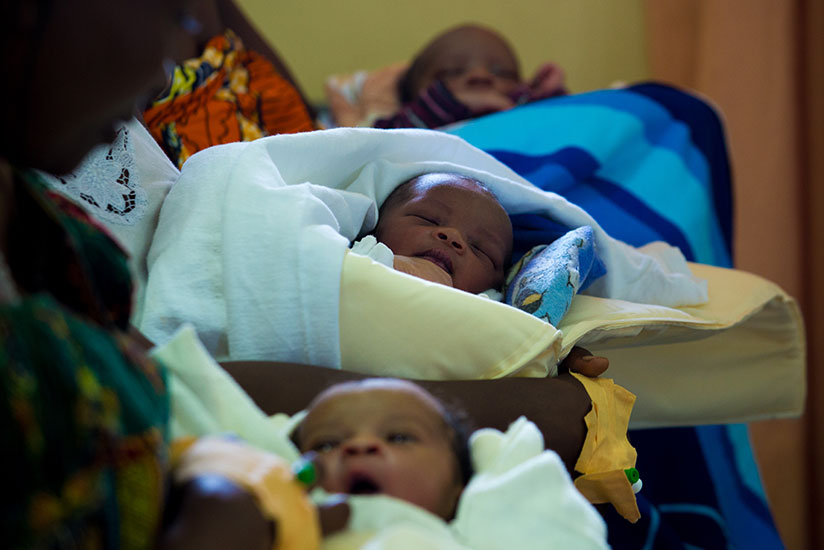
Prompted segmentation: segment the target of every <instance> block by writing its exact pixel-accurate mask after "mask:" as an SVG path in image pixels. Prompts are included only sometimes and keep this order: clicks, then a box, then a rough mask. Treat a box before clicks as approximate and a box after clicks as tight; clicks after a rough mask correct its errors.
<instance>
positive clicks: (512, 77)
mask: <svg viewBox="0 0 824 550" xmlns="http://www.w3.org/2000/svg"><path fill="white" fill-rule="evenodd" d="M436 80H440V81H441V82H443V83H444V85H446V87H447V88H448V89H449V90H450V91H451V92H452V93H453V94H454V95H455V96H456V97H458V98H459V99H460V98H462V97H463V99H464V100H465V101H466V100H467V97H466V94H471V93H473V92H483V91H487V92H494V93H495V94H498V95H500V97H501V98H509V99H512V98H514V97H515V96H517V95H518V94H519V92H520V91H523V89H524V87H525V83H524V82H523V81H522V80H521V72H520V67H519V63H518V58H517V57H516V55H515V52H514V50H513V49H512V47H511V46H510V44H509V42H508V41H507V40H506V39H505V38H504V37H503V36H501V35H500V34H499V33H497V32H495V31H494V30H492V29H490V28H487V27H482V26H480V25H474V24H465V25H459V26H457V27H453V28H450V29H448V30H446V31H444V32H443V33H441V34H439V35H438V36H436V37H435V38H433V39H432V40H431V41H430V42H429V43H428V44H426V45H425V46H424V47H423V49H422V50H421V51H420V52H419V53H418V54H417V55H416V56H415V58H414V59H413V60H412V63H411V64H410V66H409V69H408V70H407V72H406V74H405V75H404V76H403V77H402V79H401V80H400V82H399V84H398V94H399V97H400V100H401V102H402V103H406V102H408V101H412V100H413V99H414V98H415V97H417V96H418V95H420V94H421V93H422V92H423V91H425V90H426V89H427V88H428V87H429V86H431V85H432V84H433V83H434V82H435V81H436ZM466 102H469V101H466ZM490 107H491V109H490V110H496V109H494V108H493V107H494V104H491V105H490ZM501 107H503V105H501Z"/></svg>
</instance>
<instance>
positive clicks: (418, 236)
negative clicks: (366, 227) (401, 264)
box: [375, 174, 512, 294]
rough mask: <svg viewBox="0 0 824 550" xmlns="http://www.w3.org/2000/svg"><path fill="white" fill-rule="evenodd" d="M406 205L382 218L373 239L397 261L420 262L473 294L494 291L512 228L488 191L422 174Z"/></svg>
mask: <svg viewBox="0 0 824 550" xmlns="http://www.w3.org/2000/svg"><path fill="white" fill-rule="evenodd" d="M409 185H411V186H412V187H411V189H410V190H409V192H408V196H407V197H406V198H405V200H401V201H399V202H398V203H397V204H393V205H391V206H389V207H388V208H385V209H384V211H383V212H381V217H380V219H379V220H378V226H377V228H376V229H375V237H376V238H377V239H378V241H380V242H382V243H384V244H385V245H386V246H388V247H389V248H390V249H391V250H392V252H393V253H395V254H396V255H401V256H409V257H417V258H423V259H425V260H428V261H430V262H432V263H434V264H435V265H436V266H438V267H440V268H441V269H443V270H444V271H446V272H447V273H448V274H449V275H450V277H452V286H454V287H455V288H458V289H460V290H464V291H466V292H472V293H475V294H477V293H478V292H483V291H484V290H488V289H490V288H499V287H500V286H501V285H502V284H503V280H504V268H505V264H506V262H507V260H508V258H509V255H510V253H511V251H512V224H511V223H510V221H509V216H507V214H506V211H504V209H503V207H502V206H501V205H500V204H499V203H498V201H497V200H496V199H495V197H493V196H492V195H491V194H490V193H489V192H488V191H487V190H485V189H484V188H482V187H480V186H479V185H478V184H477V183H475V182H474V181H473V180H471V179H466V178H463V177H461V176H457V175H454V174H425V175H423V176H419V177H418V178H416V179H415V180H413V182H412V183H411V184H409Z"/></svg>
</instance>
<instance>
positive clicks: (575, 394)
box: [223, 361, 591, 472]
mask: <svg viewBox="0 0 824 550" xmlns="http://www.w3.org/2000/svg"><path fill="white" fill-rule="evenodd" d="M223 367H224V369H226V371H227V372H228V373H229V374H230V375H231V376H232V377H233V378H234V379H235V380H236V381H237V382H238V383H239V384H240V385H241V387H243V389H244V390H246V392H247V393H248V394H249V396H250V397H251V398H252V399H253V400H254V401H255V403H257V405H258V406H259V407H260V408H261V409H263V411H264V412H266V413H267V414H273V413H276V412H284V413H288V414H294V413H296V412H298V411H300V410H302V409H304V408H305V407H306V406H307V405H308V404H309V402H310V401H311V400H312V399H313V398H314V397H315V396H316V395H317V394H318V393H319V392H320V391H321V390H323V389H325V388H327V387H328V386H330V385H332V384H336V383H338V382H344V381H347V380H355V379H361V378H366V376H365V375H362V374H358V373H354V372H349V371H341V370H336V369H328V368H324V367H314V366H308V365H295V364H286V363H271V362H254V361H250V362H227V363H224V364H223ZM416 382H417V383H419V384H421V385H422V386H424V387H425V388H426V389H427V390H429V391H430V392H432V393H433V394H435V395H436V396H438V397H439V398H441V399H443V400H444V401H446V402H448V403H454V404H455V405H457V406H459V407H460V408H462V409H463V410H465V411H466V412H467V414H468V415H469V418H470V419H471V420H472V422H473V423H474V424H475V425H476V426H477V427H487V426H488V427H492V428H497V429H499V430H505V429H506V428H507V427H508V426H509V424H510V423H511V422H513V421H514V420H516V419H517V418H518V417H519V416H521V415H524V416H526V417H527V418H529V419H530V420H531V421H533V422H534V423H535V424H536V425H537V426H538V428H539V429H540V430H541V433H543V435H544V440H545V442H546V446H547V448H549V449H552V450H553V451H555V452H557V453H558V454H559V455H560V456H561V459H562V460H563V461H564V464H566V466H567V469H568V470H569V471H570V472H572V469H573V467H574V465H575V461H576V460H577V459H578V455H579V454H580V451H581V447H582V446H583V443H584V438H585V437H586V433H587V429H586V424H585V423H584V416H585V415H586V414H587V413H588V412H589V410H590V408H591V401H590V399H589V396H588V395H587V393H586V391H585V390H584V387H583V386H582V385H581V383H580V382H578V381H577V380H576V379H575V378H573V377H572V376H571V375H569V374H562V375H560V376H557V377H555V378H502V379H498V380H455V381H430V380H417V381H416Z"/></svg>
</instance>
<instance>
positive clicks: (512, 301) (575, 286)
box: [504, 225, 606, 326]
mask: <svg viewBox="0 0 824 550" xmlns="http://www.w3.org/2000/svg"><path fill="white" fill-rule="evenodd" d="M605 272H606V271H605V270H604V266H603V263H602V262H601V261H600V260H599V259H598V256H597V255H596V253H595V239H594V238H593V235H592V228H591V227H590V226H588V225H585V226H583V227H578V228H577V229H573V230H572V231H569V232H568V233H567V234H566V235H564V236H563V237H561V238H559V239H557V240H555V241H554V242H553V243H552V244H550V245H538V246H536V247H534V248H532V249H531V250H530V251H529V252H527V253H526V254H525V255H524V257H523V258H521V259H520V260H519V261H518V263H516V264H515V265H514V266H513V267H512V269H510V271H509V274H508V276H507V284H506V291H505V299H504V301H505V302H506V303H507V304H509V305H511V306H513V307H516V308H518V309H521V310H523V311H526V312H527V313H531V314H532V315H534V316H535V317H537V318H539V319H543V320H544V321H546V322H547V323H550V324H551V325H554V326H558V323H559V322H560V321H561V318H562V317H563V316H564V314H565V313H566V311H567V309H569V305H570V304H571V303H572V297H573V296H575V294H577V293H578V291H579V290H583V289H584V288H586V287H587V285H589V283H590V282H592V281H593V280H595V279H597V278H598V277H600V276H601V275H603V274H604V273H605Z"/></svg>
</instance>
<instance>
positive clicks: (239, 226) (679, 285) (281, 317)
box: [136, 128, 707, 367]
mask: <svg viewBox="0 0 824 550" xmlns="http://www.w3.org/2000/svg"><path fill="white" fill-rule="evenodd" d="M432 171H448V172H458V173H462V174H465V175H468V176H470V177H473V178H476V179H478V180H480V181H482V182H484V183H485V184H487V185H488V186H489V187H490V188H491V189H492V190H493V191H494V192H495V194H496V195H497V196H498V198H499V200H500V201H501V203H502V204H503V206H504V207H505V208H506V209H507V211H508V212H510V213H511V214H518V213H525V212H540V213H542V214H544V215H547V216H549V217H551V218H553V219H555V220H556V221H558V222H560V223H563V224H566V225H568V226H569V227H578V226H581V225H590V226H592V227H593V229H594V233H595V238H596V245H597V247H598V249H599V254H600V255H601V257H602V258H603V260H604V263H605V264H606V267H607V275H606V276H604V277H603V278H601V279H599V280H598V281H596V282H595V283H594V284H593V285H592V286H591V287H590V288H589V290H588V293H591V294H593V295H595V296H601V297H608V298H619V299H623V300H628V301H633V302H639V303H650V304H659V305H665V306H680V305H687V304H700V303H703V302H705V301H706V299H707V287H706V284H705V282H703V281H700V280H697V279H696V278H694V277H693V276H692V275H691V274H690V272H689V269H688V268H687V265H686V262H685V261H684V259H683V257H682V256H681V255H680V253H679V252H678V251H677V250H676V249H674V248H671V247H667V248H665V249H664V252H663V253H661V254H658V255H652V254H645V253H641V252H640V251H638V250H637V249H634V248H632V247H630V246H628V245H626V244H624V243H621V242H618V241H616V240H614V239H612V238H610V237H609V236H608V235H606V234H605V233H604V231H603V230H602V229H601V228H600V227H599V226H598V224H597V223H596V222H595V220H594V219H592V218H591V217H590V216H589V215H588V214H586V213H585V212H584V211H583V210H581V209H580V208H578V207H577V206H575V205H573V204H571V203H569V202H567V201H566V200H565V199H563V198H562V197H560V196H558V195H555V194H553V193H548V192H544V191H541V190H539V189H537V188H535V187H534V186H532V185H531V184H529V183H528V182H527V181H525V180H524V179H523V178H521V177H520V176H518V175H517V174H515V173H514V172H512V171H511V170H510V169H509V168H507V167H506V166H504V165H503V164H501V163H500V162H498V161H497V160H495V159H494V158H492V157H491V156H489V155H487V154H486V153H484V152H482V151H480V150H478V149H476V148H474V147H472V146H470V145H468V144H467V143H465V142H464V141H463V140H461V139H459V138H456V137H453V136H449V135H446V134H443V133H439V132H431V131H425V130H397V131H385V130H373V129H362V128H341V129H335V130H328V131H321V132H311V133H305V134H293V135H281V136H273V137H270V138H265V139H261V140H257V141H254V142H251V143H236V144H230V145H225V146H219V147H212V148H210V149H207V150H204V151H202V152H200V153H198V154H197V155H195V156H193V157H192V158H190V159H189V161H187V163H186V164H185V165H184V167H183V170H182V171H181V176H180V179H179V180H178V182H177V183H176V184H175V185H174V186H173V187H172V189H171V191H170V192H169V194H168V196H167V198H166V200H165V202H164V204H163V207H162V210H161V213H160V220H159V223H158V226H157V230H156V233H155V236H154V240H153V242H152V246H151V249H150V251H149V255H148V269H149V277H148V283H147V288H146V292H145V302H144V304H143V307H142V309H141V310H140V311H139V312H138V314H137V315H136V318H138V319H142V321H141V324H140V327H139V328H140V329H141V330H142V331H143V332H144V333H145V334H146V335H147V336H148V337H149V338H151V339H153V340H154V341H156V342H158V343H162V342H164V341H166V340H167V339H168V338H169V337H170V335H171V334H172V333H173V332H174V331H175V330H176V329H177V328H178V326H179V325H180V324H181V323H183V322H191V323H192V324H193V325H194V326H195V328H196V329H197V331H198V334H199V335H200V337H201V339H202V340H203V341H204V343H205V345H206V346H207V348H208V350H209V351H210V352H211V353H212V354H213V355H215V356H216V357H218V358H231V359H271V360H280V361H294V362H301V363H310V364H316V365H324V366H329V367H339V366H340V346H339V331H338V313H339V310H338V300H339V286H340V273H341V264H342V260H343V256H344V254H345V253H346V251H347V249H348V245H349V242H350V241H351V240H353V239H355V238H356V237H357V236H358V235H359V234H362V233H364V232H366V231H369V230H371V229H372V228H373V226H374V224H375V221H376V212H377V210H376V204H380V203H381V202H382V201H383V200H384V199H385V198H386V196H387V195H388V194H389V193H390V192H391V191H392V189H394V187H395V186H396V185H398V184H399V183H401V182H403V181H406V180H407V179H409V178H411V177H413V176H415V175H418V174H421V173H425V172H432ZM456 292H457V291H456Z"/></svg>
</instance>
